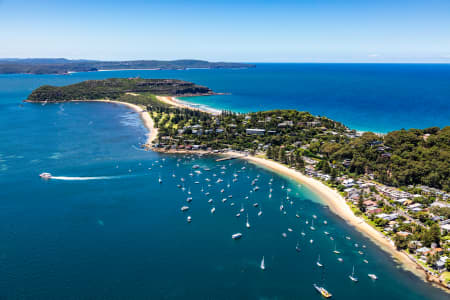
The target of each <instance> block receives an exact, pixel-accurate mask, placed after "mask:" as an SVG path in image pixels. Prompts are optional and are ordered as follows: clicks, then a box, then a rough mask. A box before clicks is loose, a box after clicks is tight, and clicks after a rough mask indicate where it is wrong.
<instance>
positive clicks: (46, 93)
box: [27, 78, 213, 102]
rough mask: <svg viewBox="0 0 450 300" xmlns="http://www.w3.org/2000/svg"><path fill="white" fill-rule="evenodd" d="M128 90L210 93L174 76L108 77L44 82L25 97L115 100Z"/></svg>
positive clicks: (44, 99)
mask: <svg viewBox="0 0 450 300" xmlns="http://www.w3.org/2000/svg"><path fill="white" fill-rule="evenodd" d="M127 93H128V94H130V93H131V94H134V93H151V94H157V95H173V96H188V95H209V94H213V92H212V91H211V90H210V89H209V88H207V87H204V86H200V85H196V84H193V83H191V82H187V81H182V80H176V79H142V78H129V79H124V78H111V79H106V80H88V81H83V82H80V83H76V84H72V85H67V86H62V87H57V86H50V85H44V86H41V87H39V88H38V89H36V90H34V91H33V92H32V93H31V94H30V95H29V96H28V99H27V100H30V101H50V102H52V101H68V100H94V99H115V100H116V99H119V98H120V97H123V96H124V95H126V94H127Z"/></svg>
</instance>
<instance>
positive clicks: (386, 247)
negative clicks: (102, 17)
mask: <svg viewBox="0 0 450 300" xmlns="http://www.w3.org/2000/svg"><path fill="white" fill-rule="evenodd" d="M157 98H158V99H159V100H160V101H162V102H165V103H167V104H170V105H173V106H176V107H180V108H188V109H197V108H195V107H192V106H189V105H187V104H184V103H182V102H181V101H178V100H175V99H174V97H164V96H157ZM64 102H67V101H64ZM69 102H103V103H113V104H120V105H125V106H127V107H129V108H130V109H132V110H134V111H136V112H137V113H139V115H140V118H141V120H142V122H143V124H144V126H145V128H146V129H147V130H148V131H149V132H148V133H147V134H146V136H147V141H146V146H147V149H151V148H150V145H151V144H152V142H153V141H154V140H155V139H156V138H157V136H158V129H157V128H155V126H154V121H153V119H152V118H151V116H150V114H149V113H148V112H147V111H146V110H144V109H143V108H141V107H140V106H138V105H136V104H131V103H127V102H121V101H115V100H106V99H98V100H71V101H69ZM198 110H200V111H204V112H207V113H212V112H211V111H208V110H202V109H198ZM155 152H161V153H197V154H214V155H218V154H219V155H225V156H232V157H236V158H240V159H245V160H247V161H249V162H251V163H254V164H256V165H258V166H261V167H264V168H267V169H270V170H272V171H274V172H276V173H278V174H282V175H285V176H287V177H289V178H291V179H293V180H295V181H297V182H298V183H300V184H303V185H305V186H306V187H308V189H310V190H311V191H312V192H313V193H314V194H316V195H317V196H319V198H320V199H321V200H323V202H324V203H325V204H327V205H328V206H329V207H330V209H331V211H332V212H333V213H334V214H336V215H337V216H338V217H340V218H342V219H343V220H344V221H345V222H346V223H347V224H349V225H350V226H353V227H354V228H355V229H357V230H358V231H359V232H361V233H362V234H363V235H365V236H366V237H367V238H369V239H370V240H371V241H372V242H374V243H375V244H377V245H378V246H379V247H380V248H381V249H382V250H383V251H385V252H386V253H388V254H389V255H390V256H391V257H392V258H393V259H394V261H395V262H397V263H399V264H400V265H401V266H402V267H403V268H404V269H405V270H407V271H410V272H412V273H413V274H415V275H416V276H418V277H419V278H420V279H422V280H424V281H425V282H429V283H431V284H432V285H434V286H435V287H438V288H440V289H441V290H444V291H446V292H447V293H450V290H449V289H448V288H447V287H446V286H444V285H443V284H442V283H440V282H437V281H436V280H437V279H436V278H435V277H432V276H430V275H428V273H427V272H426V270H425V269H423V268H422V266H420V265H419V264H418V263H417V262H416V261H414V260H413V259H412V258H411V257H409V256H408V255H407V254H406V253H405V252H403V251H398V250H397V249H396V247H395V245H394V244H393V242H392V241H390V240H388V239H387V238H386V237H385V236H384V235H383V234H382V233H381V232H379V231H378V230H376V229H375V228H373V227H372V226H371V225H369V224H368V223H366V222H365V220H364V219H362V218H360V217H357V216H356V215H355V214H354V213H353V211H352V210H351V208H350V206H349V205H348V204H347V203H346V201H345V199H344V198H343V197H342V196H341V195H340V194H339V193H338V192H337V191H336V190H334V189H332V188H330V187H328V186H326V185H325V184H323V183H322V182H321V181H319V180H316V179H314V178H312V177H309V176H306V175H304V174H302V173H301V172H299V171H297V170H294V169H291V168H289V167H287V166H285V165H283V164H281V163H278V162H275V161H272V160H269V159H265V158H260V157H255V156H250V155H238V154H237V153H236V152H233V151H229V152H225V153H210V152H208V151H202V150H198V151H196V150H190V151H187V150H181V151H180V150H168V151H164V150H162V151H156V150H155Z"/></svg>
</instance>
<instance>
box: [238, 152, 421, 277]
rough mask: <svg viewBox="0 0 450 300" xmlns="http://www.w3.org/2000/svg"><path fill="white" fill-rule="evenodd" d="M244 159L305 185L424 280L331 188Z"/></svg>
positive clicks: (267, 162)
mask: <svg viewBox="0 0 450 300" xmlns="http://www.w3.org/2000/svg"><path fill="white" fill-rule="evenodd" d="M243 158H244V159H246V160H248V161H250V162H252V163H255V164H257V165H260V166H263V167H266V168H268V169H270V170H273V171H275V172H277V173H280V174H283V175H286V176H288V177H290V178H292V179H294V180H296V181H297V182H299V183H300V184H303V185H305V186H306V187H308V188H309V189H310V190H312V191H313V192H314V193H315V194H317V195H318V196H319V197H320V198H321V199H322V200H324V202H325V203H326V204H327V205H328V206H329V207H330V209H331V210H332V211H333V212H334V213H335V214H336V215H338V216H339V217H341V218H342V219H344V220H345V221H346V222H347V223H348V224H350V225H352V226H354V227H355V228H356V229H357V230H358V231H360V232H361V233H363V234H364V235H365V236H367V237H368V238H370V239H371V240H372V241H373V242H375V243H376V244H377V245H379V246H380V247H381V248H382V249H383V250H385V251H386V252H388V253H389V254H391V256H392V257H393V258H394V259H395V260H397V261H398V262H401V263H402V264H403V266H404V267H405V269H407V270H409V271H412V272H414V273H415V274H417V275H418V276H420V277H421V278H422V279H426V276H425V274H424V272H423V270H421V269H418V268H417V264H416V263H415V262H413V261H412V260H411V259H410V258H409V257H408V256H407V255H406V254H405V253H403V252H400V251H397V249H396V248H395V246H394V245H393V244H392V243H391V242H390V241H389V240H388V239H387V238H386V237H385V236H384V235H383V234H382V233H380V232H379V231H377V230H376V229H375V228H373V227H372V226H370V225H369V224H367V223H366V222H365V221H364V220H363V219H361V218H359V217H357V216H355V214H354V213H353V211H352V210H351V209H350V207H349V206H348V205H347V203H346V202H345V200H344V198H343V197H342V196H341V195H340V194H339V193H338V192H337V191H335V190H333V189H332V188H330V187H328V186H326V185H325V184H323V183H322V182H320V181H319V180H316V179H313V178H311V177H308V176H305V175H303V174H302V173H300V172H298V171H296V170H293V169H290V168H288V167H286V166H284V165H282V164H280V163H277V162H275V161H271V160H268V159H263V158H258V157H254V156H245V157H243Z"/></svg>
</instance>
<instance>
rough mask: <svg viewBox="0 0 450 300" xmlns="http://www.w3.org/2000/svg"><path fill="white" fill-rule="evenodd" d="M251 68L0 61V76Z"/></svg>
mask: <svg viewBox="0 0 450 300" xmlns="http://www.w3.org/2000/svg"><path fill="white" fill-rule="evenodd" d="M250 67H254V65H250V64H241V63H224V62H208V61H202V60H173V61H158V60H135V61H94V60H68V59H63V58H56V59H0V74H17V73H25V74H66V73H68V72H91V71H98V70H118V69H164V70H183V69H187V68H210V69H215V68H250Z"/></svg>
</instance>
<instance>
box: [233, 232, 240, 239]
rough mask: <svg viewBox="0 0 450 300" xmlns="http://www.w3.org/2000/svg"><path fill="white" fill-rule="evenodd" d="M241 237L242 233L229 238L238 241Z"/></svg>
mask: <svg viewBox="0 0 450 300" xmlns="http://www.w3.org/2000/svg"><path fill="white" fill-rule="evenodd" d="M241 237H242V233H240V232H238V233H235V234H233V235H231V238H232V239H233V240H238V239H240V238H241Z"/></svg>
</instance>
